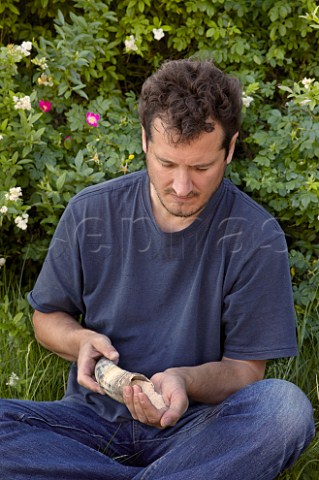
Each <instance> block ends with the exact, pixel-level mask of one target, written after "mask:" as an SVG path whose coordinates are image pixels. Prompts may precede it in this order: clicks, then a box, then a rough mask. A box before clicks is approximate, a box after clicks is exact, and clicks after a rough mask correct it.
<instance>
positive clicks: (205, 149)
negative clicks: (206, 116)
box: [143, 119, 237, 223]
mask: <svg viewBox="0 0 319 480" xmlns="http://www.w3.org/2000/svg"><path fill="white" fill-rule="evenodd" d="M236 138H237V134H236V135H234V137H233V139H232V140H231V143H230V148H229V154H228V156H227V158H225V149H223V148H222V143H223V139H224V133H223V131H222V128H221V127H220V125H219V124H217V123H216V124H215V129H214V131H213V132H210V133H206V132H205V133H203V134H202V135H201V136H200V137H199V138H198V139H196V140H194V141H192V142H191V143H185V144H174V143H172V142H170V141H169V138H168V136H167V134H165V125H163V123H162V121H161V120H159V119H156V120H155V121H154V124H153V127H152V140H150V141H149V143H148V145H146V138H145V132H144V130H143V150H144V152H145V154H146V161H147V169H148V175H149V178H150V184H151V192H150V193H151V201H152V208H153V213H154V215H155V218H159V217H161V218H162V219H163V220H164V221H165V219H166V220H167V221H168V222H170V221H171V222H172V221H173V222H174V220H175V222H176V220H177V218H180V219H182V218H183V219H187V218H188V219H189V220H191V221H193V220H194V218H196V216H197V215H198V214H199V213H200V212H201V211H202V210H203V209H204V208H205V206H206V204H207V202H208V200H209V199H210V197H211V196H212V194H213V193H214V192H215V191H216V190H217V188H218V186H219V184H220V182H221V181H222V178H223V176H224V172H225V168H226V166H227V164H229V163H230V162H231V159H232V156H233V152H234V148H235V142H236ZM188 223H191V222H188Z"/></svg>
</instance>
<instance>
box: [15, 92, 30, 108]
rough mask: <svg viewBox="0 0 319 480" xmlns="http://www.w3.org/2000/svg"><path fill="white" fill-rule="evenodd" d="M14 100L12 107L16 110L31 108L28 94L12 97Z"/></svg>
mask: <svg viewBox="0 0 319 480" xmlns="http://www.w3.org/2000/svg"><path fill="white" fill-rule="evenodd" d="M13 101H14V108H15V109H16V110H18V109H20V108H21V110H31V100H30V97H29V96H28V95H26V96H25V97H22V98H19V97H15V96H14V97H13Z"/></svg>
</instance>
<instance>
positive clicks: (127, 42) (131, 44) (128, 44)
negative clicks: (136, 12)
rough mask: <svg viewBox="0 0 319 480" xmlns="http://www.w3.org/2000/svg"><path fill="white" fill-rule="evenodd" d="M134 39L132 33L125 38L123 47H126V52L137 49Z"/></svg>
mask: <svg viewBox="0 0 319 480" xmlns="http://www.w3.org/2000/svg"><path fill="white" fill-rule="evenodd" d="M135 42H136V40H135V37H134V35H130V38H129V39H128V40H127V39H126V40H125V42H124V43H125V48H126V51H127V52H130V51H132V52H136V50H138V46H137V45H136V43H135Z"/></svg>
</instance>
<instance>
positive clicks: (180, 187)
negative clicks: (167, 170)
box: [172, 168, 193, 197]
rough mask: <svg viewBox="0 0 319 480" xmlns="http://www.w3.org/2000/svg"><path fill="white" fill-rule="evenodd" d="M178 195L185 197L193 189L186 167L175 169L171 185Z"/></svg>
mask: <svg viewBox="0 0 319 480" xmlns="http://www.w3.org/2000/svg"><path fill="white" fill-rule="evenodd" d="M172 187H173V189H174V192H175V193H176V195H177V196H178V197H186V196H187V195H188V194H189V193H191V191H192V190H193V183H192V178H191V174H190V172H189V171H187V169H186V168H185V169H176V171H175V172H174V179H173V185H172Z"/></svg>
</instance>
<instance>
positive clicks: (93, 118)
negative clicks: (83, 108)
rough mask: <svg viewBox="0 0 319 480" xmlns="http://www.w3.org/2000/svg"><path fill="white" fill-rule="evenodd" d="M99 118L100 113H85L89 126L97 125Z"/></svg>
mask: <svg viewBox="0 0 319 480" xmlns="http://www.w3.org/2000/svg"><path fill="white" fill-rule="evenodd" d="M99 120H100V115H99V114H98V113H93V112H88V113H87V114H86V123H87V124H88V125H90V127H97V126H98V121H99Z"/></svg>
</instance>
